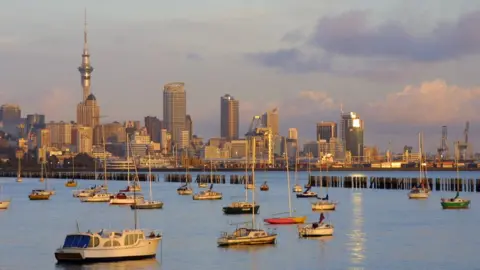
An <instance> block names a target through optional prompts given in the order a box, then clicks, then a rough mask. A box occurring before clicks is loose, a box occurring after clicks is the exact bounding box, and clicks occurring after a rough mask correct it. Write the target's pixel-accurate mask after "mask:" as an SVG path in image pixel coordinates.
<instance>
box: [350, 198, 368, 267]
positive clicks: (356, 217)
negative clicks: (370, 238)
mask: <svg viewBox="0 0 480 270" xmlns="http://www.w3.org/2000/svg"><path fill="white" fill-rule="evenodd" d="M352 196H353V198H352V204H353V206H352V211H353V217H352V218H353V221H352V225H353V226H352V230H351V232H350V233H349V234H348V237H349V241H348V242H347V248H348V250H349V251H350V262H351V263H352V264H353V265H358V264H362V262H363V261H364V260H365V255H364V253H365V241H366V238H365V237H366V234H365V233H364V232H363V206H362V193H356V192H355V193H352ZM351 269H353V268H351Z"/></svg>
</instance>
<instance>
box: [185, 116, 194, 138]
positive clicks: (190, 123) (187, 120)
mask: <svg viewBox="0 0 480 270" xmlns="http://www.w3.org/2000/svg"><path fill="white" fill-rule="evenodd" d="M185 130H186V131H188V143H190V141H191V140H192V137H193V121H192V117H191V116H190V114H187V115H186V116H185Z"/></svg>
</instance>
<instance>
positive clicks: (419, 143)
mask: <svg viewBox="0 0 480 270" xmlns="http://www.w3.org/2000/svg"><path fill="white" fill-rule="evenodd" d="M418 151H419V152H420V153H419V159H420V165H419V166H420V184H421V183H422V182H423V178H422V177H423V166H422V165H423V157H422V151H423V150H422V133H421V132H419V133H418Z"/></svg>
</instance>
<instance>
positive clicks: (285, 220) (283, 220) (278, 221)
mask: <svg viewBox="0 0 480 270" xmlns="http://www.w3.org/2000/svg"><path fill="white" fill-rule="evenodd" d="M305 220H307V217H306V216H297V217H277V218H275V217H274V218H266V219H264V220H263V221H265V222H266V223H268V224H274V225H286V224H301V223H305Z"/></svg>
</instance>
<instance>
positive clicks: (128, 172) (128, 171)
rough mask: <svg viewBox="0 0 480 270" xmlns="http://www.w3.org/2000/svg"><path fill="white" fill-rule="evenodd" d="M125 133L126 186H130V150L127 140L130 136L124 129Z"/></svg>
mask: <svg viewBox="0 0 480 270" xmlns="http://www.w3.org/2000/svg"><path fill="white" fill-rule="evenodd" d="M125 135H126V136H127V186H130V151H129V146H128V145H129V144H130V142H129V140H130V136H128V132H127V130H125Z"/></svg>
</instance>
